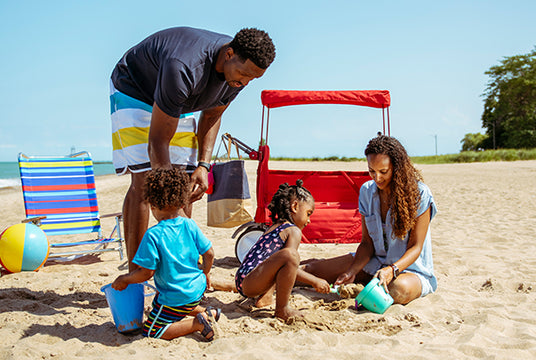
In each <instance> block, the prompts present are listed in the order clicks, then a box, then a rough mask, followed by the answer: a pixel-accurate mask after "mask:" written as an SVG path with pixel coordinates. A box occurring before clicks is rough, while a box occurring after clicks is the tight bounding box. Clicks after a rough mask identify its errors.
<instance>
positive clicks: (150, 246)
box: [112, 169, 221, 341]
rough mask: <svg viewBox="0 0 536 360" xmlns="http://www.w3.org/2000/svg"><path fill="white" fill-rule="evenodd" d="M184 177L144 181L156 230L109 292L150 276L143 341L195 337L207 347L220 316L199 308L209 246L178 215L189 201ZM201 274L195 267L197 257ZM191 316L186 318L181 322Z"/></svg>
mask: <svg viewBox="0 0 536 360" xmlns="http://www.w3.org/2000/svg"><path fill="white" fill-rule="evenodd" d="M189 189H190V181H189V177H188V175H187V174H186V173H185V172H184V171H182V170H177V169H156V170H152V171H150V172H149V173H148V175H147V177H146V180H145V198H146V200H147V201H148V202H149V204H150V206H151V212H152V213H153V215H154V217H155V218H156V220H158V224H157V225H155V226H153V227H151V228H150V229H148V230H147V232H146V233H145V235H144V236H143V239H142V241H141V243H140V246H139V248H138V251H137V252H136V256H135V257H134V259H133V262H134V263H135V264H136V265H138V266H139V268H137V269H136V270H133V271H131V272H130V273H129V274H126V275H121V276H119V277H118V278H117V279H116V280H115V281H114V282H113V283H112V287H113V288H114V289H116V290H124V289H125V288H126V287H127V286H128V284H133V283H141V282H143V281H146V280H148V279H150V278H151V277H152V276H153V275H154V282H155V285H156V289H157V290H158V294H157V295H156V296H155V298H154V300H153V310H152V311H151V313H150V314H149V317H148V319H147V321H146V322H145V324H144V326H143V336H147V337H154V338H161V339H166V340H171V339H174V338H176V337H179V336H183V335H187V334H191V333H193V332H195V331H200V332H201V334H202V335H203V336H204V337H205V338H206V339H207V340H208V341H211V340H212V339H213V338H214V330H213V328H212V326H213V321H217V320H218V319H219V317H220V313H221V310H220V309H214V308H212V307H207V309H206V310H205V309H204V308H203V307H201V306H200V305H199V303H200V301H201V299H202V297H203V294H204V292H205V289H206V288H207V286H210V276H209V272H210V268H211V267H212V263H213V261H214V250H213V249H212V244H211V242H210V241H209V240H208V239H207V238H206V237H205V236H204V235H203V233H202V232H201V229H199V227H198V226H197V224H196V223H195V222H194V221H193V220H191V219H189V218H186V217H182V216H180V215H181V214H183V208H184V206H185V205H186V204H187V202H188V201H189V197H190V190H189ZM200 254H201V256H202V258H203V270H200V269H199V267H198V260H199V255H200ZM186 315H192V316H193V317H191V318H185V317H186Z"/></svg>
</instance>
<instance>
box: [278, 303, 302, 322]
mask: <svg viewBox="0 0 536 360" xmlns="http://www.w3.org/2000/svg"><path fill="white" fill-rule="evenodd" d="M275 317H276V318H279V319H281V320H283V321H285V322H286V321H287V320H288V319H289V318H291V317H303V313H302V312H301V311H299V310H296V309H293V308H291V307H290V306H285V307H284V308H283V309H275Z"/></svg>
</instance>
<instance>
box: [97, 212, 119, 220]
mask: <svg viewBox="0 0 536 360" xmlns="http://www.w3.org/2000/svg"><path fill="white" fill-rule="evenodd" d="M108 217H118V218H122V217H123V213H120V212H119V213H113V214H106V215H101V219H102V218H108Z"/></svg>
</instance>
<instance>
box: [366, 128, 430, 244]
mask: <svg viewBox="0 0 536 360" xmlns="http://www.w3.org/2000/svg"><path fill="white" fill-rule="evenodd" d="M372 154H383V155H387V156H389V158H390V160H391V165H392V166H393V177H392V180H391V184H390V187H391V199H390V204H389V206H390V208H391V218H392V222H393V223H392V225H393V231H394V233H395V235H396V237H398V238H404V236H405V235H406V234H407V233H408V231H410V229H411V228H412V227H413V225H414V224H415V221H416V220H417V210H418V206H419V202H420V199H421V195H420V191H419V186H418V182H419V181H422V180H423V179H422V175H421V173H420V171H419V170H417V169H416V168H415V166H414V165H413V163H412V162H411V159H410V158H409V156H408V153H407V152H406V149H404V147H403V146H402V144H400V142H399V141H398V140H397V139H395V138H394V137H390V136H385V135H379V136H377V137H375V138H373V139H372V140H370V141H369V143H368V145H367V147H366V149H365V156H368V155H372Z"/></svg>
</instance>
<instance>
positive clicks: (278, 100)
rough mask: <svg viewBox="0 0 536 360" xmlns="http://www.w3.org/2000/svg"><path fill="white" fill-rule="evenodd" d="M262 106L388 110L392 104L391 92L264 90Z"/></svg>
mask: <svg viewBox="0 0 536 360" xmlns="http://www.w3.org/2000/svg"><path fill="white" fill-rule="evenodd" d="M261 101H262V104H263V105H264V106H266V107H268V108H270V109H271V108H277V107H282V106H291V105H306V104H346V105H358V106H368V107H373V108H386V107H388V106H389V105H390V104H391V96H390V95H389V90H346V91H299V90H263V91H262V93H261Z"/></svg>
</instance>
